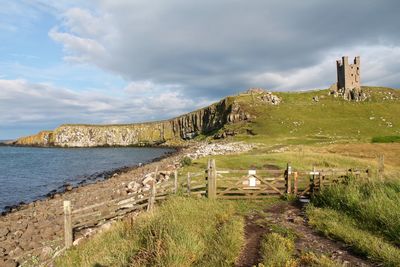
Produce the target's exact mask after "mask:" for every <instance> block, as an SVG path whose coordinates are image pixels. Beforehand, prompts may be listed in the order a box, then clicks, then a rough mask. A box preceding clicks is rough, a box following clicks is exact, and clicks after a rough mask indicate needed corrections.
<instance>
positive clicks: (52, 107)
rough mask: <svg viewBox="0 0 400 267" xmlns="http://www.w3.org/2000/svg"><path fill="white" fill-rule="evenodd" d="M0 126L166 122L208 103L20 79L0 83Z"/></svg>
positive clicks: (176, 95)
mask: <svg viewBox="0 0 400 267" xmlns="http://www.w3.org/2000/svg"><path fill="white" fill-rule="evenodd" d="M0 88H1V90H0V101H1V105H0V127H1V126H6V125H24V124H28V123H29V124H30V123H36V124H38V126H40V124H41V123H42V124H44V123H49V122H54V123H55V124H60V123H132V122H140V121H146V120H148V119H149V118H153V119H168V118H171V117H174V116H177V115H179V114H181V113H184V112H186V111H188V110H194V109H196V108H199V107H200V106H201V105H203V104H206V103H209V101H207V100H204V101H203V102H194V101H193V100H191V99H187V98H185V97H183V96H182V95H181V94H179V93H178V92H169V91H164V92H159V93H158V94H157V95H152V96H145V95H144V96H141V97H140V96H139V95H136V96H132V95H129V94H123V95H121V96H110V95H107V94H103V93H99V92H92V91H83V92H75V91H70V90H67V89H63V88H57V87H54V86H51V85H46V84H31V83H29V82H27V81H24V80H0Z"/></svg>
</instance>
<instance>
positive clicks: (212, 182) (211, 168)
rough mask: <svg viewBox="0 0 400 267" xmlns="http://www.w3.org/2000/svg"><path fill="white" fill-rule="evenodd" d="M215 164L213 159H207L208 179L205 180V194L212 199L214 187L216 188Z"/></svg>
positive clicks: (214, 194) (214, 195)
mask: <svg viewBox="0 0 400 267" xmlns="http://www.w3.org/2000/svg"><path fill="white" fill-rule="evenodd" d="M216 171H217V170H216V165H215V159H210V160H209V161H208V172H207V174H208V181H207V185H208V186H207V189H208V190H207V196H208V198H210V199H214V198H215V197H216V189H217V177H216Z"/></svg>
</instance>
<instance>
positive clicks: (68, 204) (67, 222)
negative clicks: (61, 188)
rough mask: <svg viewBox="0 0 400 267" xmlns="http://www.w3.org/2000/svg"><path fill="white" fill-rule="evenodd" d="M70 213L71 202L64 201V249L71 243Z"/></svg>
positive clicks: (72, 237)
mask: <svg viewBox="0 0 400 267" xmlns="http://www.w3.org/2000/svg"><path fill="white" fill-rule="evenodd" d="M71 215H72V212H71V201H68V200H65V201H64V242H65V247H66V248H70V247H71V246H72V243H73V239H74V236H73V232H72V217H71Z"/></svg>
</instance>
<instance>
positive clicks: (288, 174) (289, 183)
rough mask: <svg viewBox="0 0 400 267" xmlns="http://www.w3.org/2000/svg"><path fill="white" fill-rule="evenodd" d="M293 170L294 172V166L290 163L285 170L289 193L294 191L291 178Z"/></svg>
mask: <svg viewBox="0 0 400 267" xmlns="http://www.w3.org/2000/svg"><path fill="white" fill-rule="evenodd" d="M291 172H292V167H291V166H290V164H289V163H288V164H287V165H286V171H285V180H286V193H287V194H291V193H292V183H291V179H290V175H291Z"/></svg>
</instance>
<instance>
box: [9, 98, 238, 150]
mask: <svg viewBox="0 0 400 267" xmlns="http://www.w3.org/2000/svg"><path fill="white" fill-rule="evenodd" d="M232 103H233V101H231V99H230V98H225V99H224V100H222V101H220V102H218V103H216V104H214V105H211V106H209V107H206V108H203V109H200V110H198V111H195V112H191V113H188V114H185V115H182V116H180V117H177V118H174V119H171V120H166V121H159V122H149V123H137V124H127V125H62V126H60V127H58V128H57V129H55V130H54V131H52V132H51V131H46V132H40V133H39V134H37V135H32V136H28V137H23V138H20V139H18V140H17V141H16V142H15V144H16V145H37V146H60V147H95V146H148V145H161V144H171V143H177V142H179V141H183V140H189V139H192V138H194V137H196V136H197V135H199V134H208V133H210V132H212V131H215V130H218V129H220V128H221V127H223V125H225V124H226V123H227V122H233V121H234V120H236V121H237V120H240V119H241V118H242V119H245V116H243V115H242V116H241V115H240V114H239V113H238V110H237V108H236V113H237V114H236V115H233V114H232Z"/></svg>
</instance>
